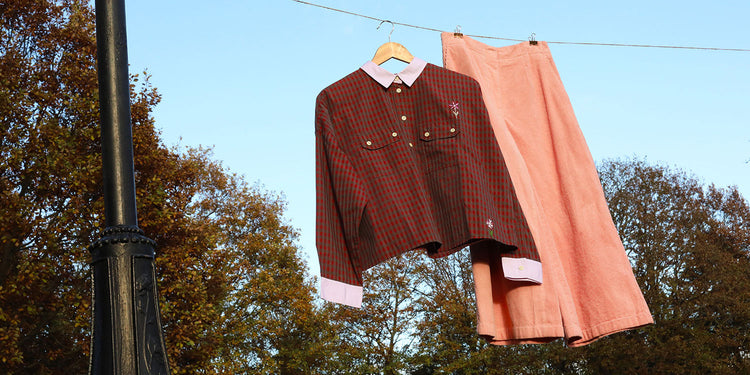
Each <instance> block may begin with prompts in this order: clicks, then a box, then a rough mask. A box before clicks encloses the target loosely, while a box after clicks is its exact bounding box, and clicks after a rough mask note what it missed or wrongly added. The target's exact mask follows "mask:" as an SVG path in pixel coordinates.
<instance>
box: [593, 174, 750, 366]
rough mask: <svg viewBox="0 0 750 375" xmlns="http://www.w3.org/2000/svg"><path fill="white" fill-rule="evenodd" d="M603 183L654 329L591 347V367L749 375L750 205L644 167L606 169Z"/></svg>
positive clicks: (729, 193) (731, 191) (732, 191)
mask: <svg viewBox="0 0 750 375" xmlns="http://www.w3.org/2000/svg"><path fill="white" fill-rule="evenodd" d="M600 174H601V178H602V184H603V187H604V190H605V195H606V196H607V200H608V202H609V206H610V210H611V211H612V216H613V218H614V220H615V223H616V224H617V227H618V230H619V231H620V235H621V237H622V239H623V242H624V244H625V247H626V249H627V251H628V255H629V256H630V259H631V260H632V262H633V264H634V271H635V274H636V277H637V279H638V281H639V283H640V285H641V288H642V290H643V292H644V296H645V297H646V301H647V302H648V304H649V307H650V308H651V312H652V314H653V316H654V320H655V324H654V325H653V326H650V327H647V328H645V329H643V330H635V331H630V332H626V333H624V334H617V335H613V336H612V337H610V338H609V339H607V340H602V342H601V344H600V345H596V346H594V345H592V346H591V347H590V348H589V350H588V353H587V356H588V357H589V360H588V364H589V366H590V368H591V369H592V370H593V371H594V372H608V373H617V372H640V373H653V374H657V373H660V374H671V373H686V372H697V373H717V374H718V373H746V372H748V371H750V358H749V357H748V356H747V353H748V350H749V349H750V348H748V345H750V293H748V290H750V208H748V203H747V201H746V200H745V199H744V198H743V197H742V195H741V194H740V193H739V191H738V190H737V188H736V187H730V188H727V189H719V188H716V187H715V186H714V185H709V186H707V187H706V186H703V184H702V183H701V182H700V181H698V180H697V179H696V178H695V177H691V176H689V175H687V174H686V173H685V172H683V171H680V170H673V169H671V168H668V167H665V166H652V165H648V164H647V163H646V162H645V161H643V160H637V159H634V160H613V161H607V162H605V163H604V164H603V165H602V166H601V167H600ZM623 369H629V370H623Z"/></svg>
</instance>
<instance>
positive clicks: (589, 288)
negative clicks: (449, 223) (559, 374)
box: [442, 33, 653, 346]
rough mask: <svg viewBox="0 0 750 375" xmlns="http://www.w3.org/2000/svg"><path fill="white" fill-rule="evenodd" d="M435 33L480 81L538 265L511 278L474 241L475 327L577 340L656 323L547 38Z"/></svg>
mask: <svg viewBox="0 0 750 375" xmlns="http://www.w3.org/2000/svg"><path fill="white" fill-rule="evenodd" d="M442 43H443V62H444V66H445V67H446V68H448V69H451V70H454V71H457V72H460V73H463V74H466V75H469V76H471V77H473V78H474V79H476V80H477V81H478V82H479V83H480V85H481V88H482V92H483V96H484V101H485V103H486V106H487V109H488V111H489V114H490V119H491V122H492V126H493V128H494V131H495V136H496V138H497V142H498V144H499V145H500V148H501V149H502V152H503V155H504V157H505V162H506V165H507V168H508V171H509V173H510V176H511V178H512V180H513V183H514V186H515V187H516V189H517V190H516V194H517V196H518V199H519V201H520V204H521V207H522V209H523V211H524V214H525V216H526V219H527V221H528V223H529V227H530V229H531V232H532V234H533V236H534V239H535V241H536V244H537V247H538V250H539V254H540V257H541V261H542V269H543V272H544V284H541V285H533V284H529V285H523V286H521V285H519V284H518V283H509V282H508V281H507V280H506V279H505V278H504V277H503V275H502V268H501V267H500V266H499V263H500V262H501V260H500V258H499V257H497V256H495V254H494V253H493V252H492V251H489V249H486V248H484V247H483V246H472V249H471V250H472V251H471V253H472V264H473V273H474V279H475V286H476V295H477V312H478V324H477V330H478V332H479V334H481V335H483V336H484V337H486V338H487V339H488V340H489V341H490V342H492V343H493V344H498V345H504V344H522V343H544V342H549V341H552V340H555V339H557V338H560V337H564V338H565V341H566V343H567V344H568V345H569V346H582V345H586V344H588V343H591V342H593V341H595V340H597V339H599V338H601V337H603V336H605V335H608V334H611V333H614V332H618V331H622V330H627V329H632V328H635V327H639V326H643V325H646V324H650V323H653V319H652V317H651V314H650V312H649V310H648V306H647V305H646V302H645V300H644V298H643V294H642V293H641V291H640V289H639V287H638V284H637V282H636V280H635V277H634V275H633V271H632V268H631V265H630V262H629V260H628V258H627V256H626V253H625V250H624V248H623V245H622V241H621V240H620V238H619V235H618V233H617V229H616V228H615V226H614V223H613V221H612V217H611V215H610V212H609V209H608V207H607V203H606V200H605V198H604V193H603V191H602V187H601V183H600V181H599V178H598V175H597V172H596V167H595V165H594V161H593V159H592V157H591V153H590V151H589V149H588V146H587V144H586V141H585V139H584V136H583V134H582V132H581V130H580V128H579V126H578V122H577V120H576V118H575V115H574V113H573V108H572V105H571V103H570V100H569V98H568V96H567V93H566V92H565V89H564V87H563V84H562V81H561V79H560V76H559V74H558V72H557V68H556V67H555V64H554V62H553V60H552V55H551V54H550V51H549V48H548V46H547V44H546V43H544V42H539V43H538V44H537V45H530V44H529V43H520V44H516V45H512V46H507V47H499V48H497V47H492V46H488V45H486V44H484V43H481V42H478V41H476V40H474V39H472V38H470V37H466V36H464V37H460V38H459V37H455V36H454V35H453V34H452V33H443V34H442Z"/></svg>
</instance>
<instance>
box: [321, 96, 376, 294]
mask: <svg viewBox="0 0 750 375" xmlns="http://www.w3.org/2000/svg"><path fill="white" fill-rule="evenodd" d="M330 105H331V104H330V101H329V100H328V97H327V95H326V94H325V92H322V93H321V94H320V95H319V96H318V99H317V102H316V109H315V179H316V182H315V183H316V241H315V242H316V247H317V249H318V258H319V260H320V274H321V281H320V296H321V298H323V299H325V300H328V301H331V302H336V303H341V304H345V305H349V306H353V307H361V305H362V274H361V270H359V269H358V268H357V267H356V266H355V262H354V261H353V259H352V257H351V252H352V251H353V250H354V249H355V248H356V246H357V244H356V236H355V235H354V234H356V233H357V230H358V228H359V222H360V220H361V217H362V212H363V211H364V207H365V204H366V202H367V199H366V195H365V192H364V188H363V186H364V185H363V184H362V182H361V180H360V178H359V177H358V175H357V173H356V170H355V169H354V167H353V166H352V165H351V163H350V161H349V158H348V157H347V156H346V154H345V153H344V152H343V150H341V148H340V147H339V145H338V144H337V140H336V132H335V129H334V126H333V123H332V121H331V113H330V110H331V108H330ZM334 171H335V172H334Z"/></svg>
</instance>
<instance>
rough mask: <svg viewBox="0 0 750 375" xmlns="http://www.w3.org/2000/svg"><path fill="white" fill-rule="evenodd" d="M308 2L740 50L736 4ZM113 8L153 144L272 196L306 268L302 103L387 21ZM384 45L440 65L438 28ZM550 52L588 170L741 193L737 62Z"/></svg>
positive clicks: (742, 20) (547, 32)
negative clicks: (140, 86)
mask: <svg viewBox="0 0 750 375" xmlns="http://www.w3.org/2000/svg"><path fill="white" fill-rule="evenodd" d="M310 2H314V3H317V4H320V5H324V6H328V7H333V8H339V9H344V10H347V11H350V12H355V13H360V14H365V15H368V16H371V17H375V18H379V19H389V20H392V21H394V22H401V23H406V24H412V25H419V26H424V27H429V28H435V29H440V30H446V31H453V30H454V29H455V28H456V26H457V25H460V26H461V29H462V31H463V33H465V34H473V35H486V36H496V37H503V38H512V39H524V40H525V39H527V38H528V37H529V36H530V35H531V34H532V33H535V35H536V39H537V40H546V41H572V42H604V43H624V44H655V45H686V46H704V47H721V48H743V49H750V28H748V27H747V20H748V19H750V2H748V1H719V2H706V1H702V2H697V1H671V0H670V1H659V2H654V1H645V0H634V1H629V2H603V1H570V2H556V1H545V0H538V1H532V2H521V1H517V2H512V3H511V2H499V1H480V0H463V1H443V0H432V1H425V0H422V1H403V0H387V1H367V2H365V1H361V2H360V1H344V0H310ZM125 3H126V12H127V16H126V17H127V27H128V53H129V62H130V71H131V73H138V72H142V71H143V70H147V71H148V73H149V74H151V75H152V83H153V84H154V86H155V87H156V88H157V89H158V90H159V92H160V93H161V94H162V96H163V99H162V103H161V104H159V106H158V107H157V108H156V110H155V113H154V117H155V119H156V124H157V127H158V128H159V129H161V131H162V136H163V139H164V142H165V143H166V144H167V145H170V146H171V145H181V146H183V147H195V146H199V145H203V146H208V147H212V148H213V151H214V155H215V158H216V159H218V160H221V161H222V162H223V164H224V166H225V167H226V168H228V169H229V170H230V171H231V172H235V173H238V174H241V175H244V176H245V179H246V180H247V181H249V182H251V183H253V182H256V181H257V182H259V183H261V184H262V185H263V186H265V188H266V189H268V190H272V191H275V192H280V193H283V194H284V195H285V199H286V201H287V202H288V205H287V212H286V217H287V219H288V220H289V221H290V223H291V224H292V225H293V226H294V227H296V228H298V229H299V231H300V234H301V236H300V241H299V244H300V246H301V248H302V249H303V254H304V255H305V257H306V259H307V261H308V263H309V266H310V270H311V272H312V273H313V274H318V264H317V263H318V259H317V255H316V252H315V156H314V118H313V115H314V107H315V97H316V96H317V94H318V93H319V92H320V91H321V90H322V89H323V88H325V87H326V86H328V85H329V84H331V83H333V82H335V81H336V80H338V79H340V78H342V77H344V76H345V75H347V74H349V73H351V72H352V71H354V70H356V69H358V68H359V66H361V65H362V64H363V63H364V62H365V61H367V60H369V59H371V58H372V56H373V54H374V53H375V50H376V49H377V48H378V47H379V46H380V45H381V44H382V43H384V42H387V41H388V34H389V33H390V31H391V27H390V25H389V24H385V25H384V26H383V27H381V28H380V29H379V30H378V29H376V28H377V26H378V24H379V22H378V21H375V20H371V19H366V18H362V17H356V16H352V15H348V14H343V13H339V12H333V11H330V10H326V9H321V8H318V7H313V6H310V5H304V4H300V3H297V2H294V1H292V0H271V1H260V0H245V1H226V0H218V1H211V2H206V1H192V0H190V1H157V2H155V1H146V0H126V1H125ZM391 38H392V40H393V41H395V42H399V43H401V44H403V45H404V46H406V47H407V48H408V49H409V51H410V52H411V53H412V54H413V55H415V56H419V57H420V58H422V59H424V60H427V61H428V62H431V63H434V64H436V65H442V57H441V56H442V55H441V46H440V34H439V33H437V32H434V31H426V30H422V29H416V28H411V27H406V26H399V25H396V27H395V30H394V32H393V35H392V36H391ZM479 40H480V41H482V42H484V43H487V44H490V45H493V46H498V47H499V46H505V45H510V44H514V43H516V42H509V41H501V40H490V39H479ZM550 49H551V50H552V55H553V57H554V59H555V63H556V65H557V68H558V70H559V72H560V75H561V77H562V80H563V82H564V84H565V87H566V89H567V92H568V95H569V96H570V99H571V101H572V103H573V108H574V110H575V112H576V115H577V117H578V121H579V123H580V125H581V129H582V131H583V134H584V136H585V137H586V140H587V142H588V144H589V147H590V149H591V152H592V154H593V157H594V160H596V161H597V162H600V161H602V160H604V159H607V158H618V157H629V156H638V157H643V158H646V159H647V160H648V161H650V162H659V163H664V164H668V165H672V166H675V167H679V168H681V169H684V170H686V171H689V172H692V173H694V174H695V175H696V176H698V177H700V178H701V179H702V180H703V181H705V182H706V183H715V184H716V185H718V186H722V187H724V186H729V185H736V186H738V187H739V189H740V191H741V192H742V193H743V195H744V196H745V197H746V198H750V164H748V163H747V161H748V159H750V116H748V108H749V107H750V52H715V51H694V50H677V49H655V48H625V47H604V46H580V45H562V44H551V45H550ZM399 64H400V63H397V62H394V63H391V62H389V63H386V65H385V66H386V67H387V68H390V69H392V70H394V71H398V70H400V68H401V67H402V66H401V65H399ZM136 157H138V156H137V155H136Z"/></svg>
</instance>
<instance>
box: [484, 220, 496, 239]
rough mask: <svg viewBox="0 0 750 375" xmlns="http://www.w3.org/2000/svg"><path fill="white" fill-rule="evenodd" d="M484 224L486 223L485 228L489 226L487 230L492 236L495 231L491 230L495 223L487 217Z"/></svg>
mask: <svg viewBox="0 0 750 375" xmlns="http://www.w3.org/2000/svg"><path fill="white" fill-rule="evenodd" d="M485 224H487V228H490V230H489V232H490V236H494V234H495V233H494V231H493V230H492V228H494V227H495V223H493V222H492V219H487V221H486V222H485Z"/></svg>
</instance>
